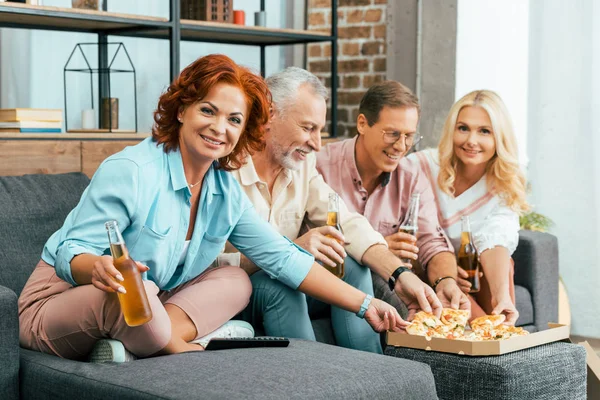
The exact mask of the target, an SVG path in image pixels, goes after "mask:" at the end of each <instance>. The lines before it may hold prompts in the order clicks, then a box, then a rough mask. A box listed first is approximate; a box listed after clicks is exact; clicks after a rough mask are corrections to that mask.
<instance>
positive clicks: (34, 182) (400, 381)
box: [0, 174, 437, 400]
mask: <svg viewBox="0 0 600 400" xmlns="http://www.w3.org/2000/svg"><path fill="white" fill-rule="evenodd" d="M88 183H89V180H88V178H87V177H86V176H85V175H83V174H62V175H25V176H22V177H0V398H1V399H3V400H4V399H17V398H23V399H36V400H40V399H62V398H64V399H73V398H85V399H111V398H115V399H151V398H161V399H195V398H202V399H285V398H295V399H309V398H310V399H337V398H344V399H367V398H376V399H396V398H405V399H435V398H437V397H436V389H435V382H434V379H433V375H432V373H431V369H430V367H429V366H428V365H426V364H423V363H419V362H415V361H409V360H404V359H401V358H394V357H386V356H382V355H376V354H370V353H365V352H360V351H354V350H349V349H343V348H340V347H336V346H331V345H327V344H323V343H318V342H308V341H302V340H292V341H291V344H290V346H289V347H287V348H280V349H240V350H228V351H217V352H194V353H184V354H178V355H171V356H165V357H156V358H150V359H143V360H137V361H134V362H130V363H125V364H120V365H102V364H90V363H85V362H78V361H70V360H64V359H61V358H58V357H55V356H51V355H47V354H43V353H39V352H35V351H31V350H26V349H23V348H20V347H19V340H18V338H19V333H18V315H17V295H18V294H19V293H20V292H21V290H22V288H23V286H24V285H25V282H26V281H27V279H28V277H29V275H30V274H31V271H32V270H33V268H34V267H35V265H36V264H37V262H38V261H39V258H40V254H41V251H42V248H43V246H44V243H45V242H46V240H47V239H48V237H50V235H51V234H52V233H53V232H54V231H55V230H56V229H58V228H59V227H60V226H61V225H62V223H63V220H64V218H65V217H66V215H67V214H68V212H69V211H70V210H71V209H72V208H73V207H74V206H75V205H76V204H77V202H78V201H79V197H80V196H81V193H82V192H83V190H84V189H85V187H86V186H87V185H88ZM328 326H329V323H328V321H326V320H318V321H315V330H316V331H317V334H318V335H319V337H327V336H331V334H330V333H329V334H328V333H327V329H328ZM323 332H324V333H323Z"/></svg>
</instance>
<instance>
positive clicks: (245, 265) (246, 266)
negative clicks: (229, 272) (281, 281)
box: [240, 254, 260, 275]
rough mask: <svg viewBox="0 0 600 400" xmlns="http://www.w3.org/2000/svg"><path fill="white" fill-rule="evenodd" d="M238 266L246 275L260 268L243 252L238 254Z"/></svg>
mask: <svg viewBox="0 0 600 400" xmlns="http://www.w3.org/2000/svg"><path fill="white" fill-rule="evenodd" d="M240 268H241V269H243V270H244V271H246V273H247V274H248V275H252V274H253V273H255V272H258V271H260V268H258V267H257V266H256V264H254V263H253V262H252V261H250V259H248V258H247V257H246V256H245V255H243V254H240Z"/></svg>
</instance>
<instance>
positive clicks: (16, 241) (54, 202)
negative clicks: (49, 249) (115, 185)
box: [0, 173, 89, 294]
mask: <svg viewBox="0 0 600 400" xmlns="http://www.w3.org/2000/svg"><path fill="white" fill-rule="evenodd" d="M88 184H89V179H88V177H87V176H85V175H84V174H81V173H70V174H58V175H24V176H0V204H1V206H0V226H2V229H0V243H2V245H0V285H2V286H6V287H8V288H10V289H12V290H13V291H14V292H15V293H17V294H19V293H21V290H22V289H23V286H25V282H26V281H27V279H28V278H29V275H30V274H31V272H32V271H33V269H34V268H35V266H36V265H37V263H38V261H39V260H40V257H41V254H42V250H43V248H44V244H45V243H46V241H47V240H48V238H49V237H50V236H51V235H52V234H53V233H54V232H55V231H56V230H57V229H59V228H60V227H61V226H62V224H63V222H64V220H65V218H66V216H67V214H68V213H69V212H70V211H71V210H72V209H73V208H75V206H76V205H77V203H78V202H79V198H80V197H81V194H82V193H83V191H84V189H85V188H86V187H87V186H88Z"/></svg>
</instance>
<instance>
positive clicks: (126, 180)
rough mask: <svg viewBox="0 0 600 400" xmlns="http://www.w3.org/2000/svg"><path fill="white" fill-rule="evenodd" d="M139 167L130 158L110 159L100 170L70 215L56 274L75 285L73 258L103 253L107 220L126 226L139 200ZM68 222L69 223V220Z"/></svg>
mask: <svg viewBox="0 0 600 400" xmlns="http://www.w3.org/2000/svg"><path fill="white" fill-rule="evenodd" d="M138 181H139V179H138V167H137V165H136V164H134V163H133V162H131V161H129V160H122V159H116V160H107V161H105V162H104V163H103V164H102V165H101V166H100V167H99V168H98V170H97V172H96V174H95V175H94V177H93V179H92V181H91V182H90V185H89V186H88V188H87V189H86V190H85V192H84V193H83V195H82V196H81V200H80V201H79V204H78V205H77V207H76V208H75V209H74V210H73V211H72V212H71V214H69V216H68V217H67V219H71V221H69V225H70V228H69V229H68V230H67V231H66V232H64V233H63V234H62V235H61V236H62V238H61V239H60V241H59V243H58V246H57V248H56V258H55V260H54V268H55V269H56V275H57V276H58V277H59V278H61V279H62V280H64V281H66V282H68V283H70V284H71V285H73V286H76V285H77V282H75V280H74V279H73V275H72V273H71V260H72V259H73V257H75V256H76V255H79V254H84V253H88V254H94V255H102V254H103V253H104V252H105V251H106V249H107V248H108V236H107V234H106V229H105V227H104V223H105V222H106V221H109V220H116V221H117V223H118V224H119V228H120V229H121V230H124V229H125V228H126V227H128V226H129V225H130V223H131V219H130V216H131V215H132V214H133V212H134V210H135V208H136V204H137V193H138ZM65 225H67V223H65Z"/></svg>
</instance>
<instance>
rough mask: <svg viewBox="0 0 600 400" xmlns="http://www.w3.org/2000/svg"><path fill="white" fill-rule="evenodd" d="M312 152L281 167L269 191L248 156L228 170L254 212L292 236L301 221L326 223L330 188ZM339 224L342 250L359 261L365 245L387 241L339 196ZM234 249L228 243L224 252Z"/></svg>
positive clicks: (308, 223) (298, 231) (296, 232)
mask: <svg viewBox="0 0 600 400" xmlns="http://www.w3.org/2000/svg"><path fill="white" fill-rule="evenodd" d="M316 163H317V161H316V156H315V154H314V153H310V154H309V155H308V156H307V159H306V161H305V162H304V163H302V167H301V168H300V169H299V170H297V171H293V170H288V169H285V168H284V169H283V170H282V172H281V173H280V174H279V176H277V179H276V180H275V184H274V185H273V193H272V195H271V194H270V193H269V189H268V186H267V183H266V182H262V181H261V180H260V178H259V177H258V174H257V173H256V169H255V168H254V163H253V162H252V158H251V157H248V159H247V164H245V165H244V166H243V167H242V168H240V169H239V170H237V171H232V172H231V173H232V174H233V176H234V177H235V179H236V180H237V181H238V182H239V183H240V185H241V187H242V190H243V191H244V192H245V193H246V195H247V196H248V198H249V199H250V201H251V202H252V203H253V204H254V207H255V209H256V211H257V212H258V214H259V215H260V216H261V217H262V218H263V219H265V220H266V221H268V222H269V223H270V224H271V225H272V226H273V227H274V228H275V229H276V230H277V231H278V232H279V233H281V234H282V235H284V236H287V238H288V239H290V240H295V239H296V238H298V236H300V231H301V229H302V225H303V221H305V222H306V223H307V225H308V227H309V228H314V227H319V226H323V225H326V222H327V206H328V201H329V193H333V189H331V188H330V187H329V185H327V184H326V183H325V181H324V180H323V177H322V176H321V175H320V174H319V172H318V171H317V168H316ZM339 218H340V225H341V227H342V231H343V234H344V237H345V239H346V242H349V244H347V245H346V246H345V249H346V252H347V253H348V254H349V255H350V256H352V257H353V258H354V259H355V260H357V261H358V262H360V261H361V260H362V257H363V254H364V253H365V251H367V249H368V248H369V247H371V246H373V245H375V244H383V245H385V246H386V247H387V243H386V241H385V239H384V238H383V236H381V234H380V233H379V232H377V231H375V230H374V229H373V228H372V227H371V225H370V224H369V221H367V219H366V218H365V217H363V216H362V215H360V214H358V213H355V212H351V211H349V210H348V208H347V207H346V205H345V204H344V202H343V201H342V199H341V198H340V211H339ZM231 251H235V250H234V249H232V248H231V247H230V245H229V244H228V246H227V249H226V252H231Z"/></svg>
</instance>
